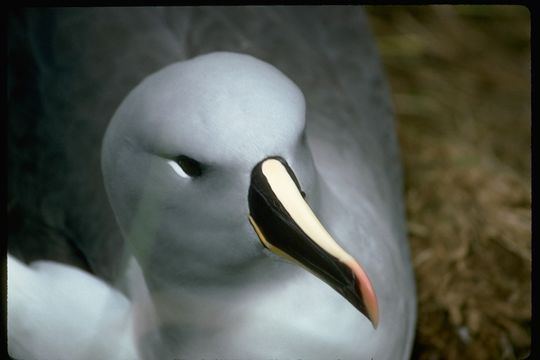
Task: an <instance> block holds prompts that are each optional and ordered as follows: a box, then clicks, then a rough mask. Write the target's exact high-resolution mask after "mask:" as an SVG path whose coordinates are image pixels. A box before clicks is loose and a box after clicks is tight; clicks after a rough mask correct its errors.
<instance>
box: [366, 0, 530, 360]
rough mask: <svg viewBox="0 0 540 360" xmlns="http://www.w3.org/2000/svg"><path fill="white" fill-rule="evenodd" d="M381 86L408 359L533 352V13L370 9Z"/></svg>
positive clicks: (460, 8) (446, 8)
mask: <svg viewBox="0 0 540 360" xmlns="http://www.w3.org/2000/svg"><path fill="white" fill-rule="evenodd" d="M366 10H367V12H368V15H369V17H370V21H371V25H372V28H373V31H374V32H375V35H376V38H377V42H378V46H379V50H380V53H381V56H382V59H383V62H384V65H385V68H386V72H387V76H388V80H389V82H390V85H391V88H392V93H393V100H394V106H395V112H396V117H397V122H398V134H399V140H400V145H401V151H402V158H403V161H404V166H405V176H406V177H405V186H406V202H407V213H408V214H407V215H408V232H409V239H410V241H411V247H412V252H413V262H414V268H415V272H416V278H417V283H418V300H419V318H418V328H417V338H416V344H415V350H414V354H413V358H414V359H433V360H435V359H524V358H526V357H527V356H529V354H530V344H531V330H530V329H531V141H530V140H531V134H530V129H531V52H530V13H529V11H528V9H527V8H525V7H520V6H485V5H481V6H470V5H466V6H449V5H435V6H406V7H405V6H400V7H394V6H368V7H366Z"/></svg>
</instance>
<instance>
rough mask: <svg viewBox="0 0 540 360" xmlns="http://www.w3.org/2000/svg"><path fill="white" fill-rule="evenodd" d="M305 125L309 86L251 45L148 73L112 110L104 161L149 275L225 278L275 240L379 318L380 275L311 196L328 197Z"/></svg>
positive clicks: (117, 206) (121, 216) (122, 220)
mask: <svg viewBox="0 0 540 360" xmlns="http://www.w3.org/2000/svg"><path fill="white" fill-rule="evenodd" d="M304 125H305V102H304V97H303V94H302V92H301V91H300V90H299V89H298V87H297V86H296V85H295V84H294V83H293V82H292V81H291V80H289V79H288V78H287V77H286V76H285V75H283V74H282V73H281V72H280V71H279V70H277V69H276V68H274V67H273V66H271V65H269V64H267V63H264V62H262V61H260V60H257V59H255V58H253V57H251V56H247V55H240V54H232V53H225V52H222V53H212V54H207V55H203V56H199V57H196V58H193V59H191V60H188V61H184V62H180V63H176V64H173V65H170V66H168V67H166V68H164V69H162V70H160V71H158V72H157V73H155V74H153V75H150V76H149V77H147V78H146V79H145V80H144V81H143V82H142V83H141V84H139V85H138V86H137V87H136V88H135V89H134V90H133V91H132V92H131V93H130V94H129V95H128V96H127V97H126V99H125V100H124V101H123V103H122V104H121V105H120V107H119V108H118V110H117V111H116V113H115V115H114V116H113V118H112V120H111V123H110V125H109V128H108V129H107V133H106V135H105V138H104V143H103V150H102V159H103V160H102V167H103V172H104V178H105V184H106V188H107V192H108V195H109V198H110V201H111V205H112V207H113V209H114V212H115V215H116V217H117V220H118V223H119V225H120V227H121V229H122V232H123V235H124V237H125V238H126V240H127V242H128V244H129V246H130V248H131V250H132V251H133V254H134V255H135V257H136V258H137V260H138V262H139V264H140V265H141V268H142V269H143V272H144V273H145V277H148V276H151V277H152V278H153V282H154V283H159V282H160V281H162V282H163V283H170V282H171V281H176V282H177V283H178V286H182V285H185V284H189V283H193V282H212V281H219V279H221V278H222V277H223V276H224V274H228V275H233V276H234V274H240V273H241V272H242V271H244V270H245V269H247V268H249V267H250V266H252V265H253V264H256V263H257V262H258V261H260V260H261V259H262V258H265V257H267V256H268V254H269V251H268V250H270V251H271V252H272V253H274V254H278V255H280V256H282V257H285V258H288V259H289V260H291V261H293V262H295V263H297V264H299V265H301V266H303V267H305V268H306V269H307V270H309V271H311V272H313V273H314V274H315V275H317V276H318V277H320V278H321V279H322V280H324V281H326V282H327V283H328V284H329V285H331V286H332V287H333V288H334V289H335V290H336V291H338V292H339V293H340V294H342V295H343V296H344V297H345V298H346V299H347V300H349V301H350V302H351V303H352V304H353V305H354V306H355V307H356V308H358V309H359V310H360V311H361V312H362V313H363V314H364V315H366V316H367V317H368V318H369V319H370V320H371V321H372V323H373V325H374V326H376V325H377V322H378V308H377V300H376V297H375V294H374V291H373V288H372V286H371V283H370V281H369V279H368V278H367V276H366V274H365V273H364V271H363V270H362V268H361V267H360V265H359V264H358V263H357V262H356V261H355V260H354V259H353V258H352V257H351V256H350V255H348V254H347V252H346V251H345V250H344V249H342V248H341V247H340V246H339V245H338V242H336V241H334V239H333V238H332V236H331V235H330V234H328V232H326V230H325V229H324V227H323V226H322V225H321V224H320V222H319V221H318V219H317V217H316V215H315V214H314V213H313V211H312V210H311V208H310V205H308V203H310V204H311V205H312V206H313V205H314V204H316V202H317V200H316V196H317V194H316V188H317V173H316V170H315V167H314V164H313V160H312V158H311V154H310V151H309V149H308V147H307V144H306V141H305V137H304ZM310 197H312V198H313V201H312V202H310ZM314 210H315V211H316V209H314ZM337 240H339V239H337Z"/></svg>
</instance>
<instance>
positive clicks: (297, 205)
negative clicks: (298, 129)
mask: <svg viewBox="0 0 540 360" xmlns="http://www.w3.org/2000/svg"><path fill="white" fill-rule="evenodd" d="M303 195H304V193H303V192H302V190H301V189H300V186H299V183H298V180H297V179H296V176H295V175H294V173H293V172H292V170H291V168H290V167H289V166H288V164H287V162H285V160H283V159H282V158H279V157H271V158H267V159H265V160H263V161H261V162H260V163H259V164H257V166H255V168H254V169H253V171H252V173H251V185H250V188H249V195H248V199H249V211H250V215H249V221H250V223H251V225H252V226H253V228H254V229H255V232H256V233H257V235H258V237H259V239H260V241H261V243H262V244H263V245H264V246H265V247H266V248H267V249H269V250H270V251H272V252H274V253H275V254H277V255H280V256H282V257H284V258H287V259H289V260H292V261H293V262H295V263H297V264H299V265H301V266H303V267H304V268H306V269H308V270H309V271H311V272H312V273H313V274H315V275H316V276H318V277H319V278H321V279H322V280H323V281H325V282H326V283H327V284H328V285H330V286H331V287H333V288H334V289H335V290H336V291H337V292H338V293H340V294H341V295H342V296H343V297H344V298H345V299H347V300H348V301H349V302H350V303H351V304H352V305H354V306H355V307H356V308H357V309H358V310H360V312H362V314H364V315H365V316H366V317H367V318H368V319H369V320H370V321H371V323H372V324H373V327H374V328H377V324H378V321H379V310H378V303H377V297H376V295H375V291H374V289H373V286H372V285H371V281H370V280H369V279H368V277H367V275H366V273H365V271H364V270H363V269H362V267H361V266H360V264H358V262H357V261H356V260H355V259H354V258H353V257H352V256H351V255H349V254H348V253H347V252H346V251H345V250H343V249H342V248H341V247H340V246H339V245H338V244H337V243H336V241H335V240H334V239H333V238H332V236H331V235H330V234H329V233H328V232H327V231H326V229H325V228H324V227H323V225H321V223H320V222H319V220H318V219H317V217H316V216H315V214H314V213H313V211H312V210H311V208H310V207H309V205H308V204H307V203H306V201H305V200H304V198H303Z"/></svg>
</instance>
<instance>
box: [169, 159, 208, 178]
mask: <svg viewBox="0 0 540 360" xmlns="http://www.w3.org/2000/svg"><path fill="white" fill-rule="evenodd" d="M174 161H175V162H176V163H177V164H178V166H180V168H182V170H183V171H184V172H185V173H186V175H188V176H190V177H198V176H201V175H202V171H203V169H202V165H201V163H200V162H198V161H197V160H194V159H192V158H190V157H188V156H185V155H180V156H178V157H177V158H175V159H174Z"/></svg>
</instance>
